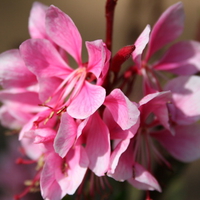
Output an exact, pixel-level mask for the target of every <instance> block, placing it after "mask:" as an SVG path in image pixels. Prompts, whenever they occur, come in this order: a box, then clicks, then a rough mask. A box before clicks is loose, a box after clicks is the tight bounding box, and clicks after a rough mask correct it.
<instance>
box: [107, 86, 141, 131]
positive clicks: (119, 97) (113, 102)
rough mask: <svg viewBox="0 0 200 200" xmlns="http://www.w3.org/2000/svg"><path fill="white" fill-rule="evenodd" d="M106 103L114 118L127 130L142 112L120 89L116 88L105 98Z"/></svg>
mask: <svg viewBox="0 0 200 200" xmlns="http://www.w3.org/2000/svg"><path fill="white" fill-rule="evenodd" d="M104 105H105V106H106V107H107V108H108V109H109V110H110V112H111V114H112V116H113V118H114V120H115V121H116V122H117V123H118V124H119V126H120V127H121V128H122V129H123V130H125V129H129V128H130V127H131V126H133V125H134V124H136V123H137V121H138V118H139V115H140V112H139V110H138V108H137V106H136V105H135V104H133V103H132V102H131V101H130V100H129V99H128V98H127V97H126V96H125V95H124V94H123V92H122V91H121V90H120V89H114V90H113V91H112V92H111V93H110V94H109V95H108V96H107V97H106V99H105V102H104Z"/></svg>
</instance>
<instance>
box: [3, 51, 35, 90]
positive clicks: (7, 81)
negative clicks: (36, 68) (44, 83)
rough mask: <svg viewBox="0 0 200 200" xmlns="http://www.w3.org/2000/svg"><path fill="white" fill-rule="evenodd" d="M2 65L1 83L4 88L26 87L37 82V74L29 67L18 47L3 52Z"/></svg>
mask: <svg viewBox="0 0 200 200" xmlns="http://www.w3.org/2000/svg"><path fill="white" fill-rule="evenodd" d="M0 66H1V70H0V84H1V86H2V87H3V88H13V87H21V88H25V87H28V86H30V85H33V84H35V83H36V77H35V75H34V74H33V73H31V72H30V71H29V70H28V69H27V67H26V66H25V63H24V61H23V60H22V58H21V56H20V53H19V50H17V49H13V50H9V51H6V52H4V53H1V54H0ZM24 77H26V78H24Z"/></svg>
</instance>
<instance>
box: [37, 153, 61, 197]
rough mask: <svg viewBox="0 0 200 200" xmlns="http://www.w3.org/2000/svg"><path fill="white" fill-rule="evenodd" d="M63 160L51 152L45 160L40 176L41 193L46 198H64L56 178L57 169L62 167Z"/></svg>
mask: <svg viewBox="0 0 200 200" xmlns="http://www.w3.org/2000/svg"><path fill="white" fill-rule="evenodd" d="M61 163H62V160H61V158H60V157H59V156H57V155H56V154H55V153H51V154H49V155H48V157H47V158H46V160H45V164H44V167H43V169H42V173H41V176H40V188H41V194H42V196H43V198H44V199H53V200H59V199H61V198H62V190H61V187H60V186H59V184H58V182H57V181H56V179H55V170H58V169H60V166H61Z"/></svg>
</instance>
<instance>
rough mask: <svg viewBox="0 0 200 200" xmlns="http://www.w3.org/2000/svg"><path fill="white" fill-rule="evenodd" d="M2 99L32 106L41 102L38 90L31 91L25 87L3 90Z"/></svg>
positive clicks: (0, 94) (1, 92)
mask: <svg viewBox="0 0 200 200" xmlns="http://www.w3.org/2000/svg"><path fill="white" fill-rule="evenodd" d="M0 100H1V101H3V102H12V103H15V102H18V103H21V104H28V105H32V106H38V104H40V103H41V101H40V100H39V98H38V94H37V93H36V92H30V91H26V90H23V89H22V90H20V89H13V90H1V91H0Z"/></svg>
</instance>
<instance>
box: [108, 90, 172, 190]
mask: <svg viewBox="0 0 200 200" xmlns="http://www.w3.org/2000/svg"><path fill="white" fill-rule="evenodd" d="M170 98H171V94H170V92H162V93H159V92H158V93H153V94H149V95H147V96H145V97H144V98H143V99H142V100H141V101H140V102H139V105H138V108H139V110H140V112H141V113H140V124H139V127H138V125H136V127H135V128H133V129H132V128H131V129H130V130H129V131H131V132H132V133H133V134H132V137H123V132H122V131H121V135H122V138H121V139H120V138H119V136H120V134H114V133H111V136H112V135H116V136H118V138H116V140H114V150H113V152H112V154H111V159H110V160H111V161H110V168H109V170H108V175H109V176H111V177H113V178H114V179H116V180H118V181H125V180H127V181H128V182H129V183H130V184H132V185H133V186H134V187H136V188H138V189H144V190H157V191H161V188H160V186H159V184H158V182H157V180H156V179H155V178H154V177H153V175H152V174H151V162H152V158H151V156H150V155H151V154H152V153H155V154H156V155H154V156H159V159H161V158H162V156H161V155H160V154H159V153H158V152H157V151H156V148H155V147H154V144H153V141H152V138H151V135H150V133H151V129H150V127H151V126H152V129H153V127H154V126H157V125H160V124H161V125H163V126H164V127H167V128H169V124H168V120H169V118H168V110H167V105H166V103H167V102H168V101H169V100H170ZM152 113H153V114H154V115H153V118H152V119H151V120H150V121H149V117H150V114H152ZM134 126H135V125H134ZM134 126H133V127H134ZM115 130H117V129H112V132H115ZM117 132H118V131H117ZM124 134H127V133H124ZM162 159H163V158H162Z"/></svg>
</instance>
